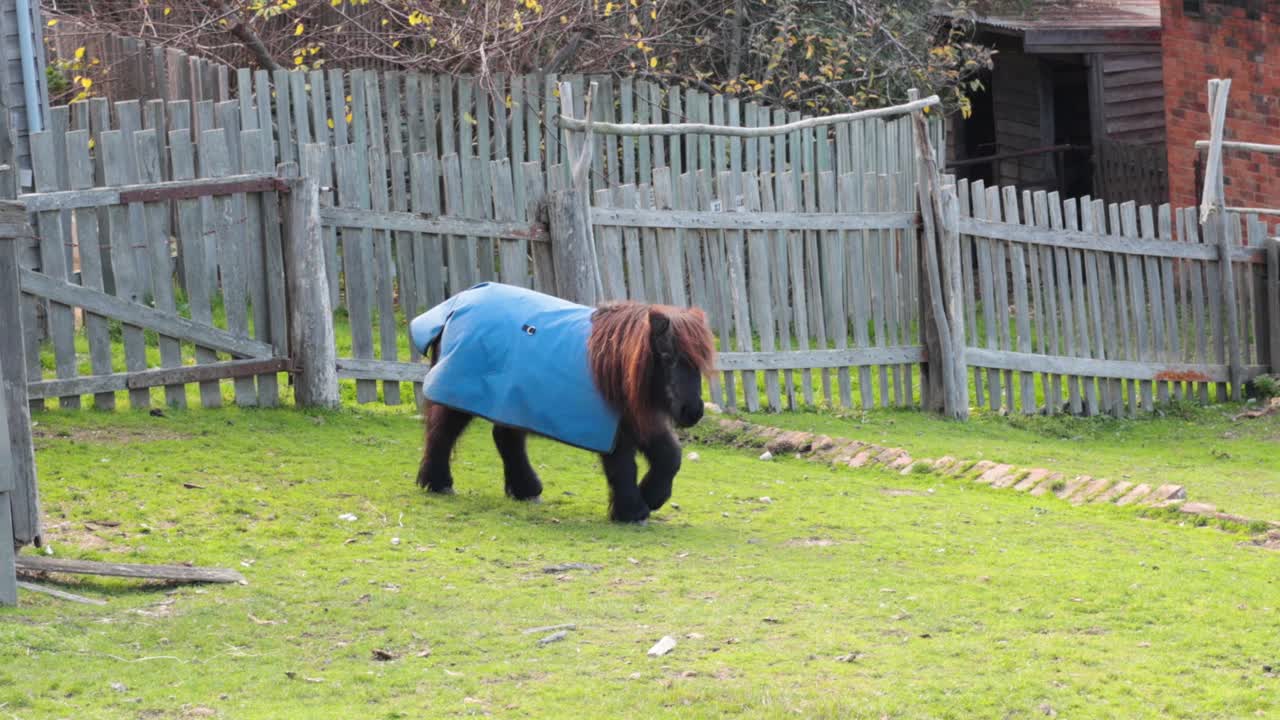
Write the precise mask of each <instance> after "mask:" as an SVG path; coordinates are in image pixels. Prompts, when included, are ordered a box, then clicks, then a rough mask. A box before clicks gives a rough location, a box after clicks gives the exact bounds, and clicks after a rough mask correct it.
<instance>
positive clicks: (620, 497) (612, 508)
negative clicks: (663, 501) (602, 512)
mask: <svg viewBox="0 0 1280 720" xmlns="http://www.w3.org/2000/svg"><path fill="white" fill-rule="evenodd" d="M601 458H602V460H603V461H604V475H605V478H607V479H608V481H609V519H610V520H614V521H616V522H644V521H645V520H647V519H648V518H649V506H648V504H646V503H645V501H644V497H643V496H642V495H641V494H640V488H638V487H636V446H635V443H634V442H632V441H631V439H630V438H628V437H626V436H625V435H624V436H623V437H620V438H618V446H617V447H616V448H614V450H613V452H611V453H608V454H605V455H601Z"/></svg>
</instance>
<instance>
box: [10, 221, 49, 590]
mask: <svg viewBox="0 0 1280 720" xmlns="http://www.w3.org/2000/svg"><path fill="white" fill-rule="evenodd" d="M31 235H32V232H31V228H30V227H29V226H28V225H27V215H26V210H25V208H24V207H23V206H22V204H21V203H18V202H14V201H11V200H10V201H0V338H4V340H3V341H0V402H2V403H3V409H2V410H0V419H3V420H4V422H3V423H0V432H2V433H3V435H4V436H5V437H4V440H3V444H0V494H3V495H4V497H3V498H2V500H3V501H4V502H0V515H2V516H4V520H0V531H2V532H0V545H5V546H8V547H7V551H9V552H11V551H12V549H13V548H14V547H20V546H22V545H26V544H28V543H35V544H36V545H37V546H38V545H40V499H39V492H38V491H37V488H36V456H35V446H34V445H33V444H32V439H31V410H30V408H29V406H28V404H27V364H26V357H25V355H26V350H25V348H24V347H23V341H24V340H25V339H26V337H27V336H26V335H25V334H24V333H23V327H22V308H21V300H22V290H21V288H20V287H19V285H18V267H19V265H18V245H19V243H20V238H29V237H31ZM6 465H7V467H6ZM11 541H12V542H11ZM2 562H3V561H0V563H2ZM3 573H4V569H3V567H0V575H3ZM0 582H2V581H0Z"/></svg>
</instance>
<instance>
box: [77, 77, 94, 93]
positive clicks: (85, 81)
mask: <svg viewBox="0 0 1280 720" xmlns="http://www.w3.org/2000/svg"><path fill="white" fill-rule="evenodd" d="M80 86H81V87H83V88H84V89H85V90H88V89H89V88H91V87H93V80H91V79H90V78H80Z"/></svg>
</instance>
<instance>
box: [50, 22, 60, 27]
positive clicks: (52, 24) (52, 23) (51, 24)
mask: <svg viewBox="0 0 1280 720" xmlns="http://www.w3.org/2000/svg"><path fill="white" fill-rule="evenodd" d="M48 24H49V27H53V26H54V25H57V24H58V21H57V20H50V21H49V23H48Z"/></svg>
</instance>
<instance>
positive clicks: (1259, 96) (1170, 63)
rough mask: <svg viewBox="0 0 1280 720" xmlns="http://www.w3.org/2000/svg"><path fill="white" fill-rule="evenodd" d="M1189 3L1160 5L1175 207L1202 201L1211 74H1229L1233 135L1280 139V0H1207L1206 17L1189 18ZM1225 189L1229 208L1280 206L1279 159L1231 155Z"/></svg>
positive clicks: (1262, 140) (1173, 0) (1176, 0)
mask: <svg viewBox="0 0 1280 720" xmlns="http://www.w3.org/2000/svg"><path fill="white" fill-rule="evenodd" d="M1183 4H1184V3H1183V0H1163V3H1162V5H1163V6H1162V8H1161V16H1162V18H1163V21H1162V24H1163V26H1164V33H1163V40H1162V42H1163V45H1164V90H1165V120H1166V125H1167V132H1168V143H1169V199H1170V202H1172V203H1173V204H1174V205H1175V207H1177V206H1186V205H1194V204H1196V203H1198V202H1199V199H1200V191H1201V188H1199V187H1197V186H1196V172H1195V162H1196V154H1197V151H1196V149H1195V142H1196V140H1207V139H1208V138H1209V114H1208V111H1207V109H1206V107H1207V103H1208V95H1209V91H1208V82H1209V80H1210V79H1212V78H1230V79H1231V95H1230V98H1229V104H1228V106H1227V125H1226V128H1227V130H1226V137H1227V139H1228V140H1246V141H1249V142H1260V143H1273V144H1280V2H1273V1H1271V0H1247V1H1246V2H1240V0H1234V1H1233V2H1223V0H1204V2H1203V8H1204V12H1203V14H1202V15H1201V16H1194V15H1189V14H1188V13H1186V12H1185V10H1184V9H1183ZM1239 5H1246V6H1251V7H1252V8H1254V9H1253V10H1252V11H1250V10H1249V9H1247V8H1244V7H1238V6H1239ZM1206 157H1207V153H1206ZM1226 192H1227V204H1228V205H1238V206H1244V207H1270V208H1280V156H1276V155H1270V156H1268V155H1262V154H1260V153H1243V152H1235V151H1232V152H1229V153H1227V157H1226Z"/></svg>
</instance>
